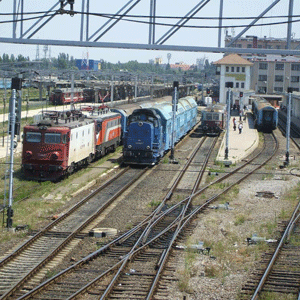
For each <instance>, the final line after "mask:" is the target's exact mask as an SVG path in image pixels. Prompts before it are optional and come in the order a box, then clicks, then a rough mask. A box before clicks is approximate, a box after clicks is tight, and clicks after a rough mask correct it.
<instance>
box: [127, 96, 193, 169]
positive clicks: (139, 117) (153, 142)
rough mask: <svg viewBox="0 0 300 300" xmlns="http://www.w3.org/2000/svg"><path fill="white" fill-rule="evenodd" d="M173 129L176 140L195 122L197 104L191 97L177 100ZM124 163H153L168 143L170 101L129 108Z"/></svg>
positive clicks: (170, 117)
mask: <svg viewBox="0 0 300 300" xmlns="http://www.w3.org/2000/svg"><path fill="white" fill-rule="evenodd" d="M177 107H178V108H177V112H176V121H175V130H174V132H173V137H174V142H175V143H176V142H178V141H179V140H180V139H181V138H182V137H183V136H184V135H186V134H187V132H188V131H190V130H191V129H192V128H193V127H194V126H195V124H196V118H197V104H196V102H195V100H194V99H193V98H192V97H185V98H181V99H179V100H178V105H177ZM123 144H124V146H123V159H124V163H125V164H138V165H154V164H156V163H157V162H158V161H159V160H160V158H161V157H163V155H164V154H165V153H166V151H168V150H170V149H171V146H172V103H171V102H162V103H154V104H152V105H149V107H147V108H140V109H136V110H134V111H133V113H132V114H131V115H130V116H129V117H128V120H127V127H126V131H125V135H124V141H123Z"/></svg>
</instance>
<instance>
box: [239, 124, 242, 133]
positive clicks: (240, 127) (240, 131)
mask: <svg viewBox="0 0 300 300" xmlns="http://www.w3.org/2000/svg"><path fill="white" fill-rule="evenodd" d="M242 130H243V123H242V122H240V124H239V133H240V134H241V133H242Z"/></svg>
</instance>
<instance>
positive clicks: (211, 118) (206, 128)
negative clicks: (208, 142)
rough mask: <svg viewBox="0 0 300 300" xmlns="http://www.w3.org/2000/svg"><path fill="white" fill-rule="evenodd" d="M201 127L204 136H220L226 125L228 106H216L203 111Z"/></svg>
mask: <svg viewBox="0 0 300 300" xmlns="http://www.w3.org/2000/svg"><path fill="white" fill-rule="evenodd" d="M201 114H202V117H201V126H200V128H201V129H202V131H203V133H204V134H207V135H219V134H220V133H221V132H222V131H223V130H224V128H225V124H226V115H227V113H226V105H224V104H214V105H211V106H208V107H206V108H205V109H204V110H202V111H201Z"/></svg>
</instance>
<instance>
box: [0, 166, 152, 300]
mask: <svg viewBox="0 0 300 300" xmlns="http://www.w3.org/2000/svg"><path fill="white" fill-rule="evenodd" d="M147 171H148V169H147V168H145V169H144V170H142V171H141V172H140V173H139V174H138V175H136V176H135V177H133V178H132V179H131V181H130V182H128V183H127V184H126V185H124V186H123V187H122V188H121V189H120V190H119V191H117V193H115V194H114V195H113V196H112V197H111V198H109V199H108V200H107V201H106V202H105V203H104V204H103V205H102V206H101V207H99V209H98V210H97V211H95V212H94V213H93V214H92V215H91V216H90V217H89V218H88V219H86V220H85V221H84V222H82V224H80V225H79V226H78V227H77V228H76V229H75V230H74V231H73V232H72V233H71V234H69V235H68V237H67V238H65V239H64V240H63V241H62V242H61V243H60V244H59V245H58V246H57V247H56V248H55V249H54V250H53V251H52V252H51V253H50V254H49V255H48V256H47V257H46V258H45V259H43V260H42V261H41V262H38V263H37V264H36V266H34V267H33V268H32V269H31V270H29V271H28V272H27V274H26V275H25V276H23V278H22V279H21V280H20V281H18V282H17V283H15V285H14V286H13V287H11V288H10V290H9V291H7V292H6V293H5V294H4V295H2V296H1V297H0V299H1V300H2V299H7V298H8V297H9V296H11V295H12V294H13V293H15V292H16V290H17V289H19V288H20V287H21V286H22V285H24V283H25V282H27V281H28V280H29V279H30V278H32V276H34V275H35V274H36V273H37V272H38V271H39V270H40V269H41V268H42V267H43V266H44V265H45V264H46V263H48V262H49V261H51V260H52V259H53V258H54V257H55V256H56V255H57V254H58V253H59V251H61V250H62V249H63V248H64V247H66V246H67V245H68V244H69V243H70V241H71V240H73V239H74V238H75V237H76V235H77V234H78V233H80V231H82V230H83V229H84V228H85V227H86V226H88V225H89V224H90V223H91V222H92V221H93V220H95V219H96V218H97V217H98V216H99V215H100V214H101V213H102V212H103V211H104V210H105V209H106V208H107V207H108V206H109V205H110V204H111V203H112V202H113V201H114V200H115V199H116V198H118V197H119V196H120V195H121V194H122V193H124V191H126V190H127V189H128V187H130V186H131V185H132V184H133V183H134V182H135V181H136V180H138V179H139V178H140V176H141V175H143V174H144V173H146V172H147ZM89 199H90V198H89Z"/></svg>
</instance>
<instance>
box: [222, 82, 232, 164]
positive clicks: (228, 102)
mask: <svg viewBox="0 0 300 300" xmlns="http://www.w3.org/2000/svg"><path fill="white" fill-rule="evenodd" d="M226 87H227V88H228V91H227V97H226V98H227V99H226V101H227V124H226V143H225V157H224V158H225V159H228V152H229V150H228V149H229V148H228V147H229V127H230V104H231V97H232V91H231V88H232V87H233V82H226Z"/></svg>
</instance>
